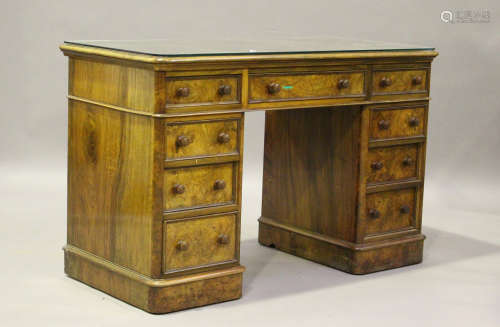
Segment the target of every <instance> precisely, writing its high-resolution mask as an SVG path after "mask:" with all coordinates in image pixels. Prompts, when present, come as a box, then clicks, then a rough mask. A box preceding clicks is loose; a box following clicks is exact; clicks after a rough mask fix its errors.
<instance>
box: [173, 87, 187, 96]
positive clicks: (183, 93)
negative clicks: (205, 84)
mask: <svg viewBox="0 0 500 327" xmlns="http://www.w3.org/2000/svg"><path fill="white" fill-rule="evenodd" d="M175 95H177V96H178V97H183V98H185V97H187V96H189V87H181V88H178V89H177V92H175Z"/></svg>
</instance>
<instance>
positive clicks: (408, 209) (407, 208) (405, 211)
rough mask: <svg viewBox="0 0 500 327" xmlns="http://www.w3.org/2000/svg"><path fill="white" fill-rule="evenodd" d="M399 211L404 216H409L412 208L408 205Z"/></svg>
mask: <svg viewBox="0 0 500 327" xmlns="http://www.w3.org/2000/svg"><path fill="white" fill-rule="evenodd" d="M399 211H400V212H401V213H403V214H407V213H410V207H409V206H407V205H402V206H401V208H400V209H399Z"/></svg>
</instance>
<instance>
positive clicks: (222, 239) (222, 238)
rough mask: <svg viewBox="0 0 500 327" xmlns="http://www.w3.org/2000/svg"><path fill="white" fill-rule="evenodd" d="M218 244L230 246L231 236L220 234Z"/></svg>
mask: <svg viewBox="0 0 500 327" xmlns="http://www.w3.org/2000/svg"><path fill="white" fill-rule="evenodd" d="M217 242H218V243H219V244H228V243H229V236H227V235H226V234H220V235H219V236H218V237H217Z"/></svg>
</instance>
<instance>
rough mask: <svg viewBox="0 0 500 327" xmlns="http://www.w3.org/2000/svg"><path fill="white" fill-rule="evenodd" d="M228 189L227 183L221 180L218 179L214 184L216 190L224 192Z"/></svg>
mask: <svg viewBox="0 0 500 327" xmlns="http://www.w3.org/2000/svg"><path fill="white" fill-rule="evenodd" d="M225 188H226V182H224V181H223V180H221V179H218V180H216V181H215V183H214V190H223V189H225Z"/></svg>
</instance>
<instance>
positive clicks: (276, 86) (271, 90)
mask: <svg viewBox="0 0 500 327" xmlns="http://www.w3.org/2000/svg"><path fill="white" fill-rule="evenodd" d="M280 90H281V86H280V85H279V84H278V83H271V84H269V85H268V86H267V92H269V94H276V93H278V92H279V91H280Z"/></svg>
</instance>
